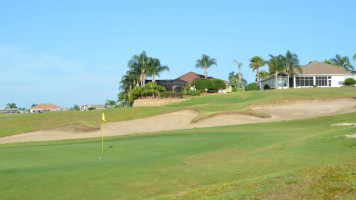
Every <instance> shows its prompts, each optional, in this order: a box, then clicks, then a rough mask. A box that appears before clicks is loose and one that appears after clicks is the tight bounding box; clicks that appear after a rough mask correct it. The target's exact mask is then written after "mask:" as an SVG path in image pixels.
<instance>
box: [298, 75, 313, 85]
mask: <svg viewBox="0 0 356 200" xmlns="http://www.w3.org/2000/svg"><path fill="white" fill-rule="evenodd" d="M295 81H296V84H297V86H302V87H304V86H313V77H312V76H310V77H303V76H302V77H295Z"/></svg>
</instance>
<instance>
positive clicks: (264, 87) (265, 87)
mask: <svg viewBox="0 0 356 200" xmlns="http://www.w3.org/2000/svg"><path fill="white" fill-rule="evenodd" d="M263 89H264V90H269V89H271V88H270V87H269V85H265V86H263Z"/></svg>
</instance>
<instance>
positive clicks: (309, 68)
mask: <svg viewBox="0 0 356 200" xmlns="http://www.w3.org/2000/svg"><path fill="white" fill-rule="evenodd" d="M301 68H302V70H303V73H302V74H303V75H304V74H352V73H354V72H352V71H349V70H346V69H344V68H340V67H337V66H334V65H329V64H326V63H321V62H318V61H313V62H311V63H309V64H307V65H304V66H301ZM294 73H295V74H300V72H299V71H298V70H295V72H294Z"/></svg>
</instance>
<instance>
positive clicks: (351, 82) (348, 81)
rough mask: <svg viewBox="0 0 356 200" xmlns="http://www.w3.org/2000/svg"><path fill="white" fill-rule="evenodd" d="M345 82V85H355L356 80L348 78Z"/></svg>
mask: <svg viewBox="0 0 356 200" xmlns="http://www.w3.org/2000/svg"><path fill="white" fill-rule="evenodd" d="M344 84H345V85H354V84H356V80H355V79H353V78H348V79H346V80H345V82H344Z"/></svg>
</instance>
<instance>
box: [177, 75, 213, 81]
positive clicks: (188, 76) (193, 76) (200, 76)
mask: <svg viewBox="0 0 356 200" xmlns="http://www.w3.org/2000/svg"><path fill="white" fill-rule="evenodd" d="M198 78H204V75H201V74H197V73H195V72H188V73H186V74H184V75H183V76H180V77H178V78H176V79H175V80H178V79H179V80H183V81H185V82H188V83H192V82H193V81H194V80H195V79H198ZM208 79H213V77H209V76H208Z"/></svg>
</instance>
